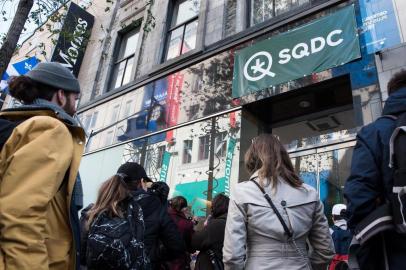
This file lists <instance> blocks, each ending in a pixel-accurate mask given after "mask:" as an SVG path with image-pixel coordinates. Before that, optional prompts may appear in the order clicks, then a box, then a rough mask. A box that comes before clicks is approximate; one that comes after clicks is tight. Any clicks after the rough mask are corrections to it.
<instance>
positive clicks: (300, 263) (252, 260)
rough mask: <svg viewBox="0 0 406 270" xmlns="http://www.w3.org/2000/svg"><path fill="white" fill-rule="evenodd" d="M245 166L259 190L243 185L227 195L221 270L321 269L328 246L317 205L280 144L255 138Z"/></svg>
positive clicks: (331, 249)
mask: <svg viewBox="0 0 406 270" xmlns="http://www.w3.org/2000/svg"><path fill="white" fill-rule="evenodd" d="M245 165H246V167H247V169H248V171H249V173H250V174H252V176H251V178H250V180H253V181H255V182H256V183H257V184H258V185H259V187H258V186H257V185H256V183H253V181H246V182H242V183H239V184H237V185H236V187H235V189H234V190H233V191H232V193H231V200H230V205H229V211H228V216H227V223H226V231H225V239H224V248H223V261H224V265H225V269H232V270H239V269H245V270H265V269H266V270H272V269H277V270H284V269H286V270H299V269H300V270H311V269H326V267H327V264H328V263H329V262H330V260H331V259H332V257H333V255H334V245H333V241H332V239H331V236H330V233H329V227H328V224H327V219H326V217H325V215H324V213H323V205H322V203H321V202H320V200H319V198H318V194H317V192H316V190H315V189H314V188H312V187H311V186H309V185H306V184H304V183H303V182H302V181H301V180H300V178H299V176H298V175H297V174H296V173H295V171H294V169H293V166H292V163H291V161H290V158H289V156H288V153H287V152H286V150H285V148H284V147H283V145H282V144H281V143H280V142H279V140H278V139H277V138H276V137H274V136H273V135H271V134H263V135H260V136H258V137H256V138H255V139H254V140H253V142H252V145H251V146H250V148H249V149H248V151H247V153H246V154H245ZM261 188H262V189H263V190H264V192H265V193H266V194H268V195H269V197H270V199H271V202H269V201H268V200H267V199H266V197H265V196H264V194H263V193H262V192H261ZM271 204H273V205H274V207H275V210H276V211H274V209H273V207H272V206H271ZM276 212H278V213H276ZM278 214H279V217H278ZM282 223H284V225H285V228H284V225H283V224H282ZM289 235H291V237H290V236H289Z"/></svg>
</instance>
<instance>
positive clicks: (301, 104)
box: [299, 100, 311, 109]
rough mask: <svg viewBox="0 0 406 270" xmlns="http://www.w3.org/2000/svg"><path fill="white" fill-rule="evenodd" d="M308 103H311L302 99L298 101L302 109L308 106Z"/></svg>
mask: <svg viewBox="0 0 406 270" xmlns="http://www.w3.org/2000/svg"><path fill="white" fill-rule="evenodd" d="M310 105H311V103H310V101H308V100H302V101H300V102H299V107H300V108H303V109H306V108H309V107H310Z"/></svg>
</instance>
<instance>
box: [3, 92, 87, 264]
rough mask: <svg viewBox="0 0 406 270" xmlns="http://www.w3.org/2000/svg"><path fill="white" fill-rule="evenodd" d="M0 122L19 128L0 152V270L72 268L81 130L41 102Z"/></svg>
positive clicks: (76, 244)
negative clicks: (9, 122) (13, 124)
mask: <svg viewBox="0 0 406 270" xmlns="http://www.w3.org/2000/svg"><path fill="white" fill-rule="evenodd" d="M0 118H1V119H7V120H9V121H12V122H18V123H19V124H18V125H17V126H16V127H15V128H14V129H13V130H12V133H11V135H10V136H9V138H8V139H7V141H6V142H5V144H4V146H3V147H2V149H1V152H0V269H75V268H77V267H78V260H77V258H76V257H77V255H78V254H79V241H80V235H79V223H78V216H77V211H78V210H79V209H80V207H81V203H82V202H81V199H82V198H81V197H82V192H81V183H80V179H79V178H78V170H79V163H80V160H81V157H82V154H83V149H84V141H85V136H84V131H83V129H82V128H81V127H79V125H78V123H77V122H76V121H75V120H74V119H73V118H71V117H70V116H69V115H67V114H66V113H65V112H64V111H63V110H62V109H61V108H60V107H58V106H56V105H54V104H52V103H50V102H48V101H44V100H36V101H35V103H34V104H33V105H28V106H21V107H19V108H15V109H9V110H5V111H2V112H1V113H0Z"/></svg>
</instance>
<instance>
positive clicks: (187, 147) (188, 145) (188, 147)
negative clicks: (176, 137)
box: [182, 140, 193, 164]
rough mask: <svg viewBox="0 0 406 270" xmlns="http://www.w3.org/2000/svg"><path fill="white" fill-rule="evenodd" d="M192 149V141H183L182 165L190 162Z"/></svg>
mask: <svg viewBox="0 0 406 270" xmlns="http://www.w3.org/2000/svg"><path fill="white" fill-rule="evenodd" d="M192 147H193V141H192V140H184V141H183V154H182V163H183V164H186V163H190V162H192Z"/></svg>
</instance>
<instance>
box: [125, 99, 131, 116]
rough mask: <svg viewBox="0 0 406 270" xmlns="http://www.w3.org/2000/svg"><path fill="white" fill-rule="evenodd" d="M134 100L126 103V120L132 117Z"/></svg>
mask: <svg viewBox="0 0 406 270" xmlns="http://www.w3.org/2000/svg"><path fill="white" fill-rule="evenodd" d="M132 102H133V101H132V100H131V99H130V100H127V102H126V103H125V109H124V118H125V117H128V116H130V114H131V105H132Z"/></svg>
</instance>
